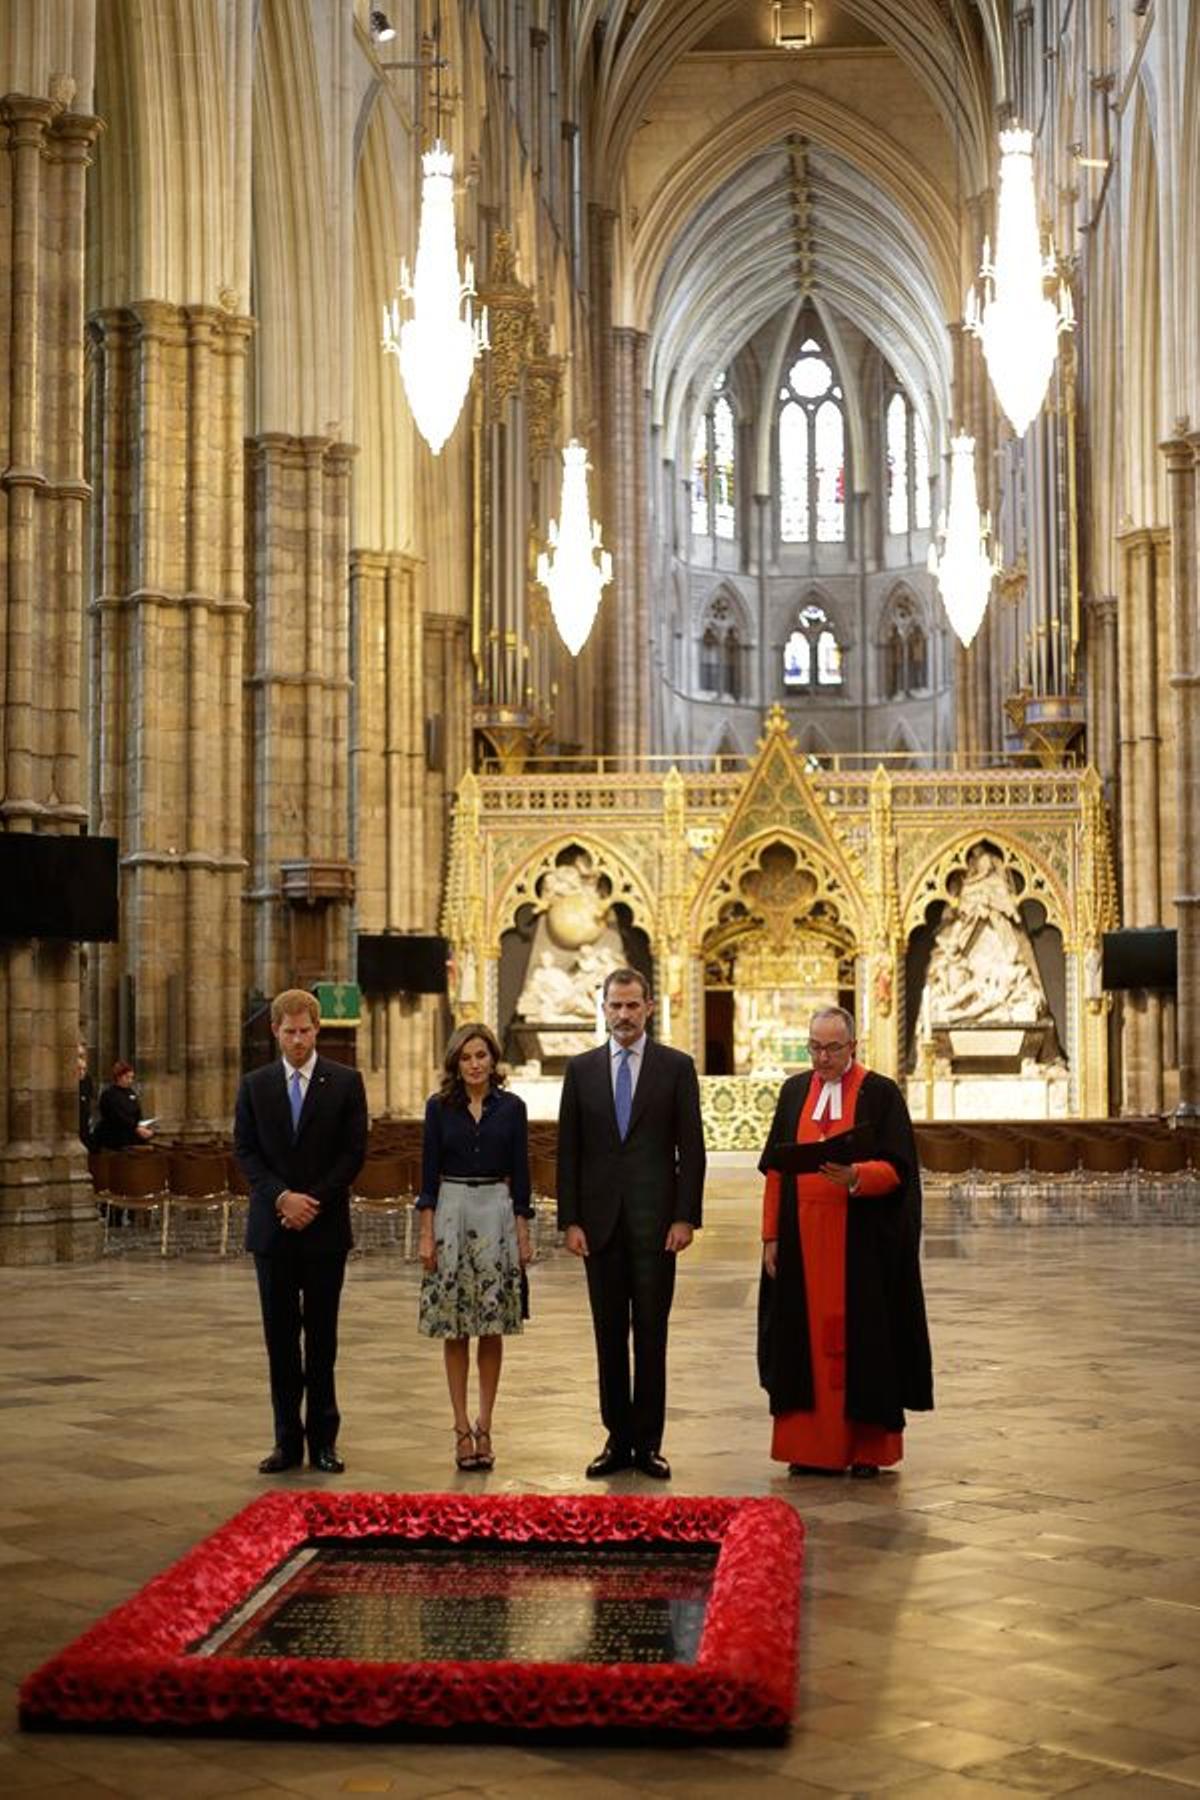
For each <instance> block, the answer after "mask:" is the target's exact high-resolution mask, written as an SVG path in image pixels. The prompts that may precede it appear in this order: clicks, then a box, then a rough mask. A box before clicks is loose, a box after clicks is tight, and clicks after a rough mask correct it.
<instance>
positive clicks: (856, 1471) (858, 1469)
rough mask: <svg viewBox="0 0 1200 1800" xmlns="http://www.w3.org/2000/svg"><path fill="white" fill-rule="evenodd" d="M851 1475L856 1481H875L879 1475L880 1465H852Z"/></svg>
mask: <svg viewBox="0 0 1200 1800" xmlns="http://www.w3.org/2000/svg"><path fill="white" fill-rule="evenodd" d="M850 1473H851V1475H853V1477H854V1479H855V1481H874V1480H875V1479H876V1477H877V1476H878V1474H879V1464H878V1463H851V1464H850Z"/></svg>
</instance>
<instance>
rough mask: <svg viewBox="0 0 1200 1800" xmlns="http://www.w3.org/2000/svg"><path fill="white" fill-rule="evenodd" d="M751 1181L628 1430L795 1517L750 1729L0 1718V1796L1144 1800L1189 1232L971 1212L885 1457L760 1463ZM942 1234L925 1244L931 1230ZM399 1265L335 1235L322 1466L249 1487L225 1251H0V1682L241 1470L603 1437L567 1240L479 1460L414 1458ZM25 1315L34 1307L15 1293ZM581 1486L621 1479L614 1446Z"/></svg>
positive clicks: (695, 1271)
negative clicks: (781, 1502) (649, 1735)
mask: <svg viewBox="0 0 1200 1800" xmlns="http://www.w3.org/2000/svg"><path fill="white" fill-rule="evenodd" d="M757 1209H758V1195H757V1180H756V1178H754V1177H753V1175H752V1174H751V1173H750V1172H749V1170H748V1169H747V1170H741V1169H737V1168H731V1167H723V1168H722V1169H720V1170H719V1171H718V1172H717V1173H716V1175H715V1177H714V1180H713V1183H712V1198H711V1203H710V1222H709V1225H708V1226H707V1228H706V1229H705V1231H704V1232H703V1233H702V1234H701V1236H700V1238H699V1239H698V1240H697V1244H696V1246H695V1248H694V1250H693V1251H692V1252H689V1254H688V1255H687V1256H686V1257H685V1258H683V1259H682V1261H681V1266H680V1271H679V1284H678V1289H677V1302H676V1309H675V1313H674V1316H673V1320H672V1347H671V1408H670V1417H669V1425H668V1441H667V1443H666V1445H665V1446H664V1447H665V1449H666V1450H667V1453H668V1455H669V1456H670V1457H671V1460H672V1463H673V1465H674V1469H675V1480H674V1483H673V1491H675V1492H678V1493H696V1494H699V1493H715V1494H721V1493H729V1494H775V1495H778V1496H780V1497H782V1498H784V1499H786V1500H787V1501H789V1502H790V1503H791V1504H793V1505H795V1506H796V1507H797V1508H798V1509H799V1510H800V1512H801V1514H802V1516H803V1518H804V1519H805V1522H806V1525H807V1528H808V1534H809V1535H808V1560H807V1567H806V1575H805V1591H804V1598H803V1608H802V1615H801V1633H802V1644H803V1669H802V1675H801V1684H800V1691H799V1693H798V1695H797V1712H796V1725H795V1730H794V1732H793V1735H792V1737H791V1739H790V1741H789V1742H788V1743H787V1744H786V1745H784V1746H780V1747H773V1746H723V1747H701V1746H695V1747H690V1748H688V1749H682V1750H681V1749H653V1748H646V1749H640V1748H638V1749H635V1748H631V1747H628V1746H611V1747H605V1746H604V1745H595V1746H587V1747H567V1746H562V1745H549V1744H547V1745H537V1744H531V1745H529V1746H527V1747H526V1746H523V1745H513V1744H498V1745H484V1746H478V1745H469V1746H468V1745H461V1744H438V1743H388V1744H383V1745H376V1744H357V1743H354V1744H347V1743H336V1742H334V1743H329V1742H318V1743H306V1742H294V1741H290V1740H262V1739H259V1740H254V1741H249V1742H245V1741H236V1740H221V1739H215V1740H214V1739H188V1738H185V1737H178V1738H169V1739H162V1738H154V1739H148V1738H138V1737H121V1738H112V1737H94V1738H93V1737H86V1736H73V1735H66V1734H53V1733H50V1734H35V1735H31V1736H23V1735H21V1734H20V1733H18V1732H17V1731H16V1730H15V1726H14V1721H13V1714H12V1709H11V1707H10V1709H9V1711H8V1714H7V1721H6V1725H5V1729H4V1732H3V1733H0V1790H2V1791H3V1792H4V1794H5V1795H6V1796H7V1795H8V1794H10V1793H11V1794H15V1795H20V1794H25V1793H28V1794H36V1793H46V1794H49V1795H53V1796H56V1797H61V1800H72V1797H73V1796H75V1795H84V1794H86V1795H104V1794H118V1795H130V1796H133V1795H138V1796H159V1795H163V1796H171V1797H174V1796H178V1797H179V1800H188V1797H189V1796H192V1795H195V1796H198V1797H199V1796H204V1795H213V1796H220V1797H221V1800H224V1797H225V1796H229V1797H230V1800H233V1797H234V1796H238V1795H244V1796H254V1795H259V1796H264V1797H265V1796H267V1795H275V1796H279V1795H287V1794H291V1795H309V1796H323V1795H339V1796H340V1795H345V1794H355V1793H358V1794H365V1793H386V1794H391V1795H394V1796H401V1795H402V1796H409V1795H416V1796H428V1797H429V1800H434V1797H435V1796H447V1797H448V1796H450V1795H453V1794H460V1795H464V1796H473V1797H478V1796H480V1795H493V1796H496V1797H497V1800H501V1797H507V1796H509V1795H511V1796H514V1800H537V1797H538V1796H540V1795H542V1794H547V1795H548V1794H555V1793H557V1794H562V1795H563V1796H565V1797H568V1800H592V1796H595V1797H596V1800H604V1796H606V1795H609V1794H617V1793H624V1794H673V1793H678V1794H685V1793H686V1794H688V1795H693V1794H700V1795H703V1794H714V1795H717V1794H730V1795H740V1794H742V1793H745V1794H747V1795H755V1796H757V1795H759V1794H766V1795H773V1794H780V1795H788V1796H792V1800H802V1797H803V1796H806V1795H823V1796H829V1795H831V1794H837V1795H843V1794H844V1795H858V1794H873V1793H880V1794H888V1795H891V1794H901V1793H905V1794H909V1795H913V1796H921V1800H958V1797H959V1796H962V1797H964V1800H989V1797H990V1796H992V1795H999V1794H1014V1793H1046V1794H1054V1793H1066V1792H1069V1793H1072V1794H1080V1795H1096V1796H1101V1795H1109V1794H1112V1795H1122V1796H1125V1797H1127V1800H1136V1796H1138V1795H1140V1794H1145V1795H1147V1796H1155V1795H1158V1794H1160V1793H1169V1794H1173V1795H1174V1796H1175V1797H1176V1800H1181V1797H1182V1796H1185V1795H1186V1794H1187V1793H1188V1792H1189V1791H1191V1792H1195V1791H1196V1790H1197V1789H1198V1788H1200V1704H1198V1702H1197V1696H1198V1695H1200V1553H1198V1552H1197V1544H1198V1543H1200V1537H1198V1536H1197V1526H1198V1525H1200V1423H1198V1422H1197V1410H1196V1399H1197V1386H1196V1380H1197V1378H1196V1370H1197V1369H1198V1368H1200V1309H1198V1308H1197V1307H1196V1305H1195V1299H1194V1288H1195V1274H1194V1269H1195V1262H1196V1253H1197V1249H1198V1248H1200V1232H1198V1231H1197V1230H1196V1229H1195V1228H1194V1227H1192V1226H1187V1225H1181V1224H1180V1225H1159V1224H1155V1225H1149V1226H1133V1225H1088V1226H1079V1227H1072V1226H1066V1225H1055V1226H1045V1227H1021V1226H1008V1227H1001V1226H988V1225H972V1226H970V1227H969V1228H964V1229H963V1230H962V1231H961V1232H960V1233H958V1234H957V1235H954V1236H952V1235H951V1234H950V1233H949V1231H948V1230H947V1229H946V1227H945V1225H944V1223H943V1224H942V1225H940V1226H939V1245H938V1247H939V1250H940V1251H942V1252H944V1253H943V1254H938V1255H937V1256H931V1257H930V1258H928V1259H927V1264H926V1280H927V1288H928V1296H929V1308H930V1318H931V1326H932V1330H933V1335H934V1346H935V1358H936V1364H937V1374H938V1401H939V1405H938V1411H937V1412H936V1413H934V1414H932V1415H930V1416H928V1417H922V1418H916V1419H914V1420H913V1421H912V1422H911V1428H910V1430H909V1433H908V1443H907V1455H906V1460H905V1462H904V1464H903V1465H902V1468H901V1469H900V1471H898V1472H897V1473H895V1474H893V1475H889V1476H887V1477H885V1478H884V1479H881V1480H880V1481H879V1482H877V1483H874V1484H870V1485H864V1484H860V1483H852V1482H850V1481H848V1480H845V1479H840V1478H833V1479H829V1480H821V1481H800V1480H796V1479H791V1478H789V1477H788V1476H787V1475H786V1473H785V1472H784V1471H782V1470H781V1469H779V1468H778V1467H777V1466H775V1465H773V1464H771V1463H770V1461H769V1460H768V1457H767V1443H768V1437H769V1426H768V1421H767V1418H766V1412H765V1406H764V1401H763V1396H762V1394H761V1393H760V1391H759V1389H758V1387H757V1384H756V1377H755V1369H754V1305H755V1297H756V1290H757V1279H756V1268H757V1248H756V1241H755V1239H756V1214H757ZM951 1249H952V1250H953V1254H950V1253H949V1251H950V1250H951ZM418 1280H419V1277H418V1272H417V1270H416V1268H415V1266H414V1265H411V1264H405V1263H403V1262H397V1261H394V1260H391V1259H388V1258H385V1257H368V1258H363V1259H359V1260H357V1261H355V1262H354V1263H353V1264H352V1265H351V1270H350V1275H349V1280H348V1284H347V1291H346V1297H345V1303H344V1309H343V1323H344V1329H343V1333H342V1352H341V1363H340V1388H341V1400H342V1409H343V1413H344V1417H345V1424H344V1428H343V1436H342V1448H343V1450H344V1452H345V1454H346V1457H347V1462H348V1468H347V1472H346V1474H345V1475H344V1476H343V1477H340V1478H333V1479H329V1478H321V1479H318V1478H316V1477H313V1476H312V1475H310V1474H308V1473H307V1472H301V1473H297V1474H296V1475H293V1476H290V1477H288V1478H287V1479H286V1480H285V1481H284V1482H282V1483H276V1484H271V1483H268V1482H267V1481H264V1480H262V1479H261V1478H260V1477H258V1476H257V1474H256V1472H255V1463H256V1462H257V1459H258V1457H259V1456H260V1455H262V1453H263V1452H264V1450H265V1449H266V1448H267V1447H268V1445H269V1442H270V1437H271V1432H270V1420H269V1410H268V1407H267V1400H266V1383H265V1373H264V1367H263V1351H262V1342H261V1334H260V1329H259V1324H258V1317H257V1301H256V1295H255V1287H254V1280H253V1274H252V1271H251V1269H250V1267H249V1266H248V1264H247V1263H246V1262H245V1260H244V1259H240V1258H237V1259H232V1260H230V1261H229V1262H228V1263H225V1264H222V1263H219V1262H216V1261H214V1260H212V1259H209V1258H205V1259H197V1260H195V1261H187V1260H179V1259H176V1260H170V1261H168V1262H167V1263H165V1264H164V1263H162V1262H160V1261H159V1260H158V1259H156V1258H154V1257H152V1256H125V1257H122V1258H120V1259H119V1260H116V1261H110V1262H108V1263H106V1264H104V1265H101V1266H99V1267H93V1268H64V1269H57V1270H56V1269H26V1270H6V1271H0V1318H3V1321H4V1323H3V1327H2V1331H0V1371H2V1373H3V1378H4V1380H3V1386H4V1391H5V1394H6V1396H7V1398H8V1400H9V1401H10V1402H15V1403H16V1404H9V1405H8V1406H7V1407H6V1409H5V1420H4V1435H5V1443H6V1446H7V1459H6V1468H5V1477H6V1480H5V1495H4V1502H3V1508H2V1509H0V1583H2V1584H3V1592H4V1599H5V1625H6V1630H5V1633H4V1641H3V1643H2V1644H0V1675H2V1677H3V1679H4V1681H5V1682H7V1683H8V1685H9V1688H10V1691H11V1690H12V1689H13V1688H14V1687H15V1685H16V1683H17V1681H18V1680H19V1679H20V1676H21V1675H22V1674H24V1673H26V1672H27V1671H28V1670H29V1669H30V1668H32V1667H33V1666H34V1665H36V1664H37V1663H38V1662H39V1661H40V1660H42V1659H43V1658H44V1657H45V1656H47V1655H49V1654H50V1653H51V1652H52V1651H54V1650H55V1649H57V1648H59V1647H61V1645H63V1644H64V1643H65V1642H66V1641H68V1639H70V1638H71V1637H73V1636H74V1635H76V1634H77V1633H78V1632H79V1631H80V1630H82V1629H83V1628H84V1627H85V1626H86V1625H88V1624H90V1623H91V1622H92V1621H93V1620H94V1619H95V1617H96V1616H97V1615H98V1614H99V1613H100V1612H102V1611H103V1610H105V1609H106V1608H107V1607H109V1606H111V1605H113V1604H115V1603H117V1602H119V1601H120V1600H122V1599H124V1598H126V1597H127V1596H128V1595H129V1594H131V1593H132V1592H133V1591H135V1590H136V1588H138V1587H139V1586H140V1585H141V1584H142V1583H143V1582H144V1581H146V1580H147V1579H148V1578H149V1577H150V1576H151V1575H153V1574H155V1573H156V1572H158V1571H159V1570H161V1569H162V1568H164V1567H165V1566H166V1565H167V1564H169V1563H170V1562H171V1561H173V1560H174V1559H175V1558H176V1557H178V1556H180V1555H182V1554H183V1552H184V1551H185V1550H187V1549H188V1548H190V1547H191V1545H192V1544H194V1543H195V1542H196V1540H197V1539H198V1538H200V1537H202V1536H204V1535H205V1533H207V1532H209V1531H211V1530H212V1529H214V1527H215V1526H217V1525H218V1524H220V1523H221V1522H222V1521H223V1520H224V1519H226V1518H228V1517H229V1515H230V1514H231V1513H233V1512H234V1511H236V1510H237V1509H238V1508H239V1507H240V1506H242V1505H244V1504H245V1503H246V1502H247V1501H248V1500H249V1499H251V1498H253V1497H254V1496H256V1495H257V1494H260V1493H263V1492H266V1491H268V1490H269V1488H270V1487H271V1486H272V1485H276V1486H279V1485H282V1486H290V1487H295V1488H307V1487H310V1486H321V1487H337V1488H344V1489H352V1488H366V1489H370V1488H380V1489H411V1490H414V1491H437V1490H451V1491H453V1490H462V1491H469V1492H478V1491H488V1492H497V1493H509V1492H512V1493H518V1492H530V1491H541V1492H547V1493H570V1492H577V1491H582V1490H583V1489H584V1485H585V1484H584V1482H583V1479H582V1475H583V1468H584V1465H585V1463H586V1462H587V1461H588V1459H589V1457H590V1456H591V1455H592V1454H593V1453H594V1452H595V1450H596V1449H597V1448H598V1447H599V1444H600V1442H601V1439H602V1437H603V1432H602V1429H601V1427H600V1424H599V1421H598V1418H597V1414H596V1402H595V1390H594V1378H593V1361H592V1344H591V1331H590V1326H589V1322H588V1316H587V1307H586V1301H585V1298H584V1289H583V1277H582V1270H581V1269H580V1268H579V1266H578V1265H577V1264H576V1263H574V1262H573V1261H572V1260H571V1259H569V1258H567V1257H565V1256H563V1255H561V1254H558V1253H551V1254H550V1255H548V1256H547V1257H546V1258H545V1260H544V1261H542V1262H541V1264H540V1265H539V1266H538V1267H537V1268H535V1270H534V1271H533V1311H534V1317H533V1320H532V1321H531V1323H530V1326H529V1328H528V1330H527V1332H526V1334H525V1336H524V1337H523V1338H522V1339H520V1340H516V1341H511V1342H510V1343H509V1344H508V1345H507V1346H506V1352H505V1374H504V1381H503V1385H502V1389H501V1396H500V1405H499V1408H498V1411H497V1416H496V1430H495V1437H496V1448H497V1467H496V1470H495V1472H494V1473H493V1474H492V1475H491V1476H486V1477H485V1476H477V1475H461V1474H459V1473H457V1472H456V1471H455V1470H454V1468H453V1464H452V1451H453V1439H452V1435H451V1432H450V1426H449V1418H450V1414H449V1406H448V1403H447V1399H446V1394H445V1387H444V1382H443V1376H442V1368H441V1358H440V1354H439V1352H438V1349H437V1347H436V1346H434V1345H431V1344H429V1343H428V1342H426V1341H424V1340H422V1339H420V1338H419V1337H418V1336H417V1334H416V1329H415V1318H416V1299H417V1287H418ZM48 1319H53V1320H54V1321H55V1329H53V1330H50V1329H47V1320H48ZM607 1485H608V1487H609V1488H610V1489H611V1491H613V1492H629V1493H636V1492H645V1493H659V1492H661V1491H662V1490H661V1489H660V1488H658V1487H657V1485H656V1484H651V1483H649V1482H646V1481H644V1480H643V1479H642V1478H640V1477H637V1476H632V1475H627V1476H622V1477H620V1478H619V1479H614V1480H613V1481H612V1482H611V1483H609V1484H607Z"/></svg>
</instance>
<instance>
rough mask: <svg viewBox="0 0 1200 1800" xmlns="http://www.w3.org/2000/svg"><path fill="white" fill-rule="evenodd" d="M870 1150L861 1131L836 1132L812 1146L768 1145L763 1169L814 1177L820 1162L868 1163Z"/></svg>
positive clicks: (792, 1144)
mask: <svg viewBox="0 0 1200 1800" xmlns="http://www.w3.org/2000/svg"><path fill="white" fill-rule="evenodd" d="M871 1154H872V1153H871V1151H870V1149H869V1148H868V1146H867V1143H866V1136H865V1133H863V1132H862V1131H839V1132H836V1133H835V1134H834V1136H833V1137H827V1138H818V1139H817V1141H816V1142H815V1143H812V1144H795V1143H791V1144H768V1146H767V1149H766V1154H765V1155H764V1157H763V1167H764V1168H767V1169H778V1170H779V1172H780V1174H782V1175H815V1174H816V1173H817V1171H818V1170H819V1169H820V1167H821V1165H822V1164H823V1163H853V1162H867V1161H869V1160H870V1157H871Z"/></svg>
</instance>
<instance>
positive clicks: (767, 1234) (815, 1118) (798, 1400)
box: [758, 1006, 933, 1478]
mask: <svg viewBox="0 0 1200 1800" xmlns="http://www.w3.org/2000/svg"><path fill="white" fill-rule="evenodd" d="M809 1052H810V1054H811V1056H812V1061H813V1067H812V1069H811V1070H810V1071H806V1072H805V1073H804V1074H801V1075H792V1076H790V1077H789V1079H788V1080H787V1081H785V1082H784V1084H783V1088H782V1090H781V1091H780V1095H779V1102H778V1105H777V1106H776V1109H775V1119H774V1122H773V1124H772V1126H771V1132H770V1136H769V1138H768V1140H767V1147H766V1149H765V1150H764V1152H763V1158H762V1161H761V1162H760V1164H759V1167H760V1169H762V1170H763V1172H764V1173H765V1174H766V1190H765V1193H764V1196H763V1228H762V1236H763V1252H762V1263H763V1273H762V1283H761V1289H760V1296H759V1346H758V1349H759V1377H760V1380H761V1383H762V1385H763V1387H764V1388H765V1389H766V1390H767V1393H768V1394H769V1396H770V1402H771V1413H772V1417H773V1419H774V1425H773V1428H772V1435H771V1456H772V1458H773V1459H774V1460H775V1461H776V1462H785V1463H787V1464H788V1465H789V1468H790V1472H791V1473H792V1474H794V1475H825V1474H841V1473H842V1472H843V1471H844V1470H846V1469H849V1470H850V1473H851V1474H852V1475H854V1476H857V1477H859V1478H867V1477H871V1476H876V1475H878V1474H879V1471H880V1469H881V1468H887V1467H890V1466H892V1465H894V1464H895V1463H898V1462H899V1461H900V1459H901V1457H902V1456H903V1454H904V1409H905V1407H908V1408H911V1409H912V1410H913V1411H927V1410H928V1409H929V1408H930V1407H932V1405H933V1375H932V1364H931V1356H930V1349H929V1333H928V1329H927V1326H926V1322H925V1299H924V1294H923V1292H922V1288H921V1267H920V1260H919V1257H920V1237H921V1183H920V1174H919V1167H918V1160H917V1148H916V1142H915V1139H914V1136H913V1129H912V1122H911V1120H910V1118H909V1115H908V1107H907V1106H906V1104H905V1101H904V1096H903V1094H902V1093H901V1092H900V1089H899V1088H898V1087H897V1086H896V1083H895V1082H894V1081H890V1080H889V1079H888V1078H887V1077H886V1076H885V1075H877V1074H874V1073H873V1072H871V1071H869V1070H867V1069H865V1068H864V1067H863V1066H862V1064H861V1063H860V1062H858V1061H857V1060H856V1059H855V1054H854V1052H855V1037H854V1020H853V1018H852V1017H851V1015H850V1014H849V1013H848V1012H846V1011H845V1010H844V1009H843V1008H842V1007H840V1006H827V1007H823V1008H822V1009H821V1010H820V1011H819V1012H817V1013H814V1015H813V1018H812V1022H811V1024H810V1026H809ZM852 1128H853V1129H854V1132H855V1136H856V1138H858V1139H859V1141H860V1142H861V1143H864V1144H865V1145H866V1147H867V1150H868V1155H867V1156H866V1157H865V1158H860V1159H859V1160H854V1161H851V1160H848V1159H847V1157H846V1156H845V1155H841V1154H839V1150H838V1138H839V1136H840V1135H841V1134H843V1133H845V1132H848V1131H850V1130H851V1129H852ZM821 1141H824V1143H825V1144H826V1145H827V1146H828V1159H827V1160H826V1161H825V1162H822V1163H821V1164H820V1167H819V1169H818V1170H817V1171H815V1172H814V1173H812V1174H798V1175H784V1174H781V1173H780V1172H779V1170H778V1169H772V1168H770V1166H769V1165H770V1162H771V1152H772V1149H773V1147H775V1146H780V1145H787V1144H796V1143H799V1144H815V1143H819V1142H821Z"/></svg>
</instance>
